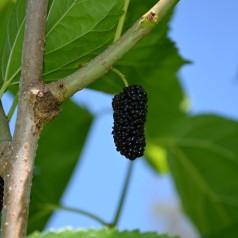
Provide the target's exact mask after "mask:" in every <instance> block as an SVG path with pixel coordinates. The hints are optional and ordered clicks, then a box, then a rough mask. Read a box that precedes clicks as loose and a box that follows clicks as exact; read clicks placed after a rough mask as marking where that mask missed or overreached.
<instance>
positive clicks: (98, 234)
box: [27, 229, 178, 238]
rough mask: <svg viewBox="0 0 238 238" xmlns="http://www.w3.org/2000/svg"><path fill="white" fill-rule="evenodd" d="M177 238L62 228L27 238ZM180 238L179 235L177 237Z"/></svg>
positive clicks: (150, 233) (129, 232)
mask: <svg viewBox="0 0 238 238" xmlns="http://www.w3.org/2000/svg"><path fill="white" fill-rule="evenodd" d="M78 237H82V238H91V237H94V238H176V237H174V236H173V237H172V236H167V235H158V234H156V233H154V232H147V233H140V232H139V231H137V230H135V231H122V232H119V231H117V230H108V229H103V230H78V231H73V230H62V231H59V232H55V231H50V232H47V233H39V232H36V233H34V234H32V235H30V236H28V237H27V238H78ZM177 238H178V237H177Z"/></svg>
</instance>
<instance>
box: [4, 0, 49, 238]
mask: <svg viewBox="0 0 238 238" xmlns="http://www.w3.org/2000/svg"><path fill="white" fill-rule="evenodd" d="M47 5H48V1H47V0H41V1H37V0H29V1H28V7H27V18H26V30H25V37H24V47H23V59H22V75H21V81H20V93H19V98H20V99H19V107H18V114H17V121H16V126H15V131H14V136H13V141H12V145H11V151H12V152H11V156H10V165H9V167H8V168H7V169H6V171H5V174H4V180H5V188H4V192H5V194H4V205H3V211H2V212H3V215H2V236H1V237H4V238H5V237H6V238H7V237H9V238H10V237H11V238H23V237H25V235H26V230H27V217H28V207H29V201H30V190H31V182H32V172H33V165H34V158H35V153H36V149H37V144H38V139H39V135H40V131H41V128H40V127H39V125H37V123H36V116H35V111H34V110H33V109H34V102H35V100H36V97H37V95H38V96H39V97H40V96H41V95H39V94H37V90H36V91H34V90H33V89H32V87H33V86H34V85H36V84H40V82H41V74H42V65H43V48H44V47H43V46H44V32H45V19H46V13H47ZM38 93H39V91H38Z"/></svg>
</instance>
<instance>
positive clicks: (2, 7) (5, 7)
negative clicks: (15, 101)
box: [0, 1, 13, 86]
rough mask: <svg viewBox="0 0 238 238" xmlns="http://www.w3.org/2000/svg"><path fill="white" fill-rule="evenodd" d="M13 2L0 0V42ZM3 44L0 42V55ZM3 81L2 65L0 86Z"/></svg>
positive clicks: (3, 35) (0, 58) (4, 33)
mask: <svg viewBox="0 0 238 238" xmlns="http://www.w3.org/2000/svg"><path fill="white" fill-rule="evenodd" d="M12 6H13V2H12V1H0V19H1V21H0V39H1V42H3V39H5V38H6V34H7V31H6V22H7V18H8V15H9V13H10V11H11V9H12ZM3 49H4V44H2V43H1V44H0V56H2V54H3ZM1 61H2V57H0V66H1ZM2 82H3V77H2V67H0V86H1V84H2Z"/></svg>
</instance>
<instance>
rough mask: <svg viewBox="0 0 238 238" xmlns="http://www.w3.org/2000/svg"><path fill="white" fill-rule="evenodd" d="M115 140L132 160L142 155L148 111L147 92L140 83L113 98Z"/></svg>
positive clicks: (118, 148)
mask: <svg viewBox="0 0 238 238" xmlns="http://www.w3.org/2000/svg"><path fill="white" fill-rule="evenodd" d="M112 108H113V111H114V112H113V119H114V126H113V130H112V134H113V138H114V142H115V145H116V148H117V151H119V152H120V153H121V154H122V155H124V156H125V157H126V158H128V159H130V160H134V159H136V158H137V157H141V156H143V154H144V148H145V145H146V143H145V132H144V126H145V122H146V113H147V94H146V92H145V90H144V89H143V88H142V86H140V85H132V86H129V87H126V88H124V89H123V92H121V93H119V94H117V95H115V96H114V98H113V100H112Z"/></svg>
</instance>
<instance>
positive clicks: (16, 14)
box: [1, 0, 26, 82]
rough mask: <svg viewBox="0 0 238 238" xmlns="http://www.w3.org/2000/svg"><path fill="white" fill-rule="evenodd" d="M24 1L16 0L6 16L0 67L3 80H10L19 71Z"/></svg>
mask: <svg viewBox="0 0 238 238" xmlns="http://www.w3.org/2000/svg"><path fill="white" fill-rule="evenodd" d="M25 12H26V1H25V0H18V1H17V3H16V4H15V7H14V8H13V10H12V11H11V14H10V16H9V18H8V21H7V24H6V28H7V30H6V31H7V34H6V38H5V40H4V41H3V42H4V44H3V45H4V51H3V54H2V60H1V68H2V78H3V81H5V82H7V81H9V82H10V81H12V80H13V79H14V78H16V77H17V76H18V80H19V72H20V64H21V54H22V42H23V37H24V23H25Z"/></svg>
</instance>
